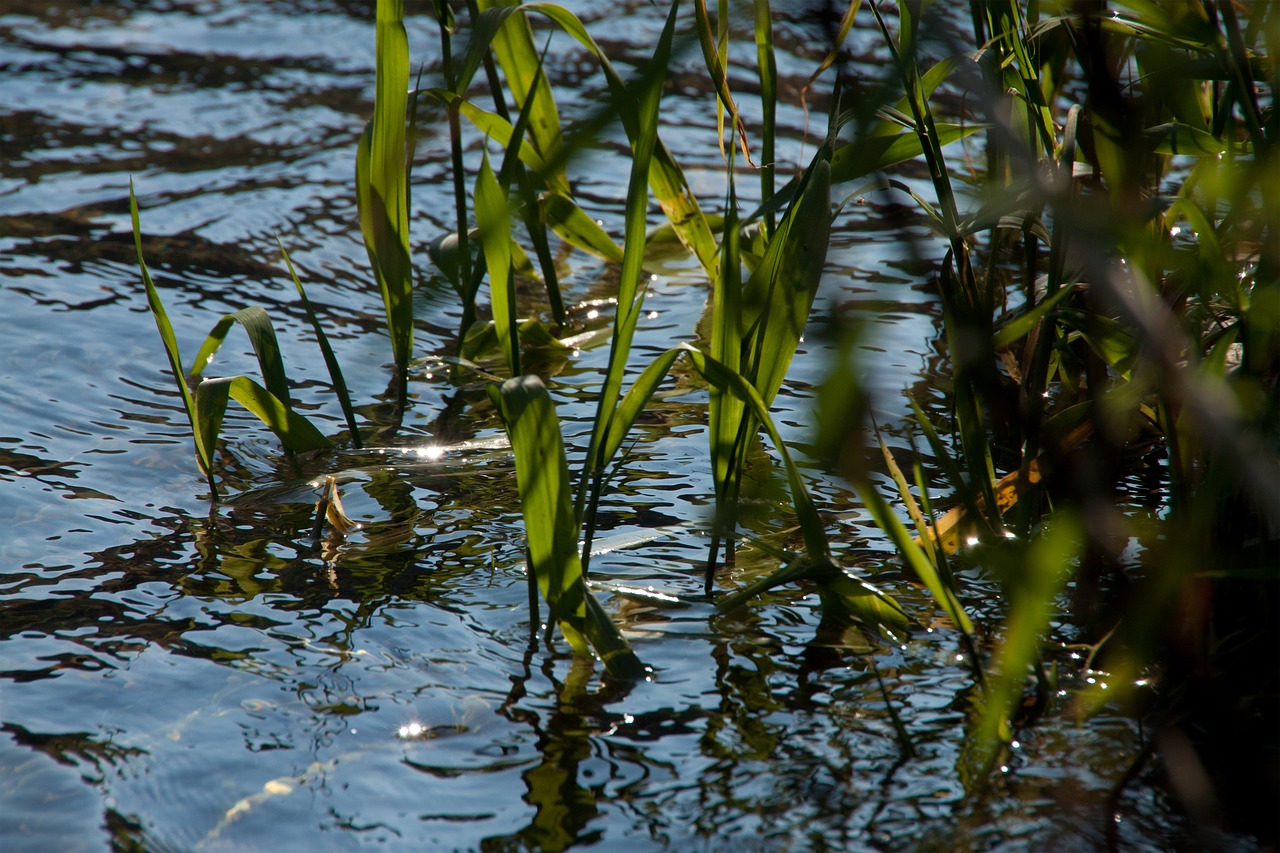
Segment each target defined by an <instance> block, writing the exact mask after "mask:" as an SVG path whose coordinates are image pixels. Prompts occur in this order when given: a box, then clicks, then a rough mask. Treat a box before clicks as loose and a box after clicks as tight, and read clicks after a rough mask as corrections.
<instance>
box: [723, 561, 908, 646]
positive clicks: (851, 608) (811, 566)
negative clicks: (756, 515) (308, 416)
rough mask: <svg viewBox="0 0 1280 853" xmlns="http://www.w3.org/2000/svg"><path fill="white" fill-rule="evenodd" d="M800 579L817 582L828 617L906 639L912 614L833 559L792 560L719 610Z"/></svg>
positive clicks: (727, 598)
mask: <svg viewBox="0 0 1280 853" xmlns="http://www.w3.org/2000/svg"><path fill="white" fill-rule="evenodd" d="M800 581H812V582H814V583H816V584H817V586H818V596H819V597H820V598H821V600H822V612H823V615H824V616H825V617H828V618H832V619H836V620H839V621H842V622H843V621H844V620H847V619H849V618H853V619H855V620H857V621H858V622H861V623H862V624H863V625H865V626H867V627H868V628H870V629H872V630H874V631H877V632H882V633H886V634H888V635H889V636H891V637H893V638H895V639H902V638H905V637H906V635H907V634H908V633H909V631H910V629H911V625H912V622H911V617H909V616H908V615H907V614H906V611H904V610H903V609H902V606H901V605H900V604H898V602H897V601H895V600H894V599H893V597H892V596H890V595H889V594H888V593H886V592H884V591H883V590H881V589H879V588H877V587H876V586H875V585H873V584H870V583H867V582H866V581H864V580H862V579H861V578H859V577H856V576H854V575H852V574H850V573H849V572H848V571H847V570H846V569H844V568H843V567H841V566H838V565H836V564H835V563H833V562H831V561H824V562H818V563H814V562H811V561H809V560H806V559H796V560H791V561H789V562H788V563H787V564H786V565H784V566H783V567H782V568H780V569H778V570H777V571H775V572H772V573H771V574H769V575H768V576H766V577H763V578H761V579H759V580H757V581H755V582H754V583H751V584H749V585H748V586H745V587H743V588H742V589H739V590H735V591H734V592H732V593H730V594H729V595H726V596H725V597H724V598H722V599H720V600H719V601H717V602H716V612H718V613H730V612H732V611H734V610H737V609H738V608H740V607H745V606H746V604H747V602H749V601H751V599H753V598H755V597H757V596H759V595H763V594H764V593H766V592H768V591H769V590H771V589H775V588H777V587H779V586H783V585H785V584H789V583H797V582H800Z"/></svg>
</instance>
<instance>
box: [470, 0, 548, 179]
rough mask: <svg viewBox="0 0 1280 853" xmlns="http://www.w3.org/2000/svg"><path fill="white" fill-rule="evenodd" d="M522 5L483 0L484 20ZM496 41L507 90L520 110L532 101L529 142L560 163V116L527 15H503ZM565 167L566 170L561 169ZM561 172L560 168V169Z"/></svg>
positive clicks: (546, 158) (481, 12)
mask: <svg viewBox="0 0 1280 853" xmlns="http://www.w3.org/2000/svg"><path fill="white" fill-rule="evenodd" d="M518 5H519V4H518V3H515V2H508V0H479V2H478V3H477V6H478V8H479V9H480V15H479V16H478V17H477V26H480V18H483V17H485V16H486V15H490V17H497V16H494V15H491V12H493V11H501V10H504V9H515V8H516V7H517V6H518ZM501 17H502V18H503V20H502V22H501V23H500V24H499V26H498V27H497V28H496V31H495V32H494V35H493V39H492V43H491V44H492V50H493V55H494V56H495V57H496V58H497V60H498V64H499V65H500V66H502V71H503V73H504V74H505V75H506V78H507V88H508V89H509V90H510V91H511V95H512V97H513V98H515V102H516V107H517V109H521V110H523V109H524V108H525V105H526V103H528V102H529V101H532V104H531V105H530V110H529V143H530V144H531V145H532V146H533V147H534V149H535V150H537V152H538V153H539V154H541V155H542V158H543V159H544V160H546V161H548V162H553V163H554V162H558V161H559V160H560V148H561V140H560V114H559V112H558V111H557V110H556V102H555V98H554V97H553V96H552V94H551V86H550V85H549V84H548V83H547V81H546V78H545V77H543V76H542V75H541V73H540V67H541V59H540V57H539V55H538V51H537V49H536V48H535V47H534V45H533V32H532V30H531V29H530V28H529V21H528V19H527V18H526V17H525V16H524V15H514V14H510V13H509V12H508V13H506V14H504V15H502V16H501ZM561 168H562V167H561ZM557 171H559V169H557Z"/></svg>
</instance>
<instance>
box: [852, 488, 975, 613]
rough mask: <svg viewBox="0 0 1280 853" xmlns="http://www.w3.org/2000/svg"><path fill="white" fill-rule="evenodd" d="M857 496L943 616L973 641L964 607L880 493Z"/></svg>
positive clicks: (861, 492) (864, 490)
mask: <svg viewBox="0 0 1280 853" xmlns="http://www.w3.org/2000/svg"><path fill="white" fill-rule="evenodd" d="M858 496H859V497H860V498H862V503H863V505H864V506H865V507H866V508H867V511H868V512H869V513H871V517H872V518H873V519H874V520H875V523H876V526H877V527H879V528H880V529H881V530H883V531H884V532H885V533H886V534H887V535H888V536H889V539H890V540H891V541H892V542H893V544H894V546H895V547H896V548H897V549H898V552H899V553H900V554H902V557H903V559H904V560H906V562H907V565H908V566H910V567H911V570H912V571H914V572H915V574H916V577H918V578H920V581H921V582H922V583H923V584H924V585H925V587H926V588H927V589H928V590H929V594H930V595H932V596H933V600H934V601H936V602H937V603H938V606H939V607H941V608H942V610H943V612H944V613H946V614H947V615H948V616H949V617H951V621H952V622H953V623H954V624H955V626H956V627H957V628H958V629H960V631H961V632H962V633H964V634H965V636H968V637H972V636H973V622H972V620H970V619H969V614H968V613H966V612H965V610H964V605H963V604H961V603H960V599H958V598H956V595H955V593H954V592H952V590H951V588H950V587H949V586H948V585H947V584H946V583H944V582H943V579H942V577H941V576H940V575H939V574H938V572H937V569H936V568H935V566H934V564H933V563H932V562H931V561H930V560H929V557H928V555H927V554H926V553H925V552H924V549H923V548H921V547H920V546H919V545H917V544H916V541H915V539H913V538H912V536H911V533H910V532H908V530H907V528H906V525H904V524H903V523H902V521H901V520H900V519H899V518H898V516H897V515H896V514H894V512H893V510H892V509H890V508H889V505H888V504H887V503H885V500H884V498H882V497H880V493H879V492H877V491H876V490H875V487H874V486H871V485H869V484H867V485H863V486H860V487H859V488H858Z"/></svg>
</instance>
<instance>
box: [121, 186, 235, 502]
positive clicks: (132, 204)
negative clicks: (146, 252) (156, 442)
mask: <svg viewBox="0 0 1280 853" xmlns="http://www.w3.org/2000/svg"><path fill="white" fill-rule="evenodd" d="M129 216H130V218H131V220H132V222H133V246H134V249H135V250H136V251H137V253H138V270H139V272H141V274H142V284H143V286H144V287H145V288H146V291H147V307H149V308H150V309H151V316H152V318H153V319H154V320H155V322H156V330H157V331H158V332H159V333H160V341H161V343H162V344H164V353H165V356H166V357H167V358H168V359H169V370H170V372H171V373H172V374H173V381H174V384H176V385H177V387H178V393H179V394H181V395H182V408H183V410H184V411H185V412H186V413H187V422H188V423H189V424H190V426H191V436H192V438H193V440H194V441H195V446H196V462H197V464H198V465H199V466H200V471H201V473H203V474H204V475H205V479H206V480H207V481H208V483H209V495H210V499H211V500H213V501H217V500H218V487H217V484H216V483H215V482H214V479H213V451H214V447H215V443H214V442H208V441H206V440H205V435H204V433H203V432H202V431H201V429H200V415H199V412H198V411H197V409H196V403H195V399H194V396H193V395H192V393H191V389H190V388H189V387H188V386H187V380H186V374H184V373H183V372H182V356H181V354H180V353H179V352H178V340H177V338H176V337H175V336H174V334H173V326H172V325H171V324H170V323H169V315H168V313H166V312H165V310H164V303H163V302H162V301H161V300H160V292H159V291H158V290H157V289H156V285H155V282H153V281H152V280H151V273H150V272H148V271H147V262H146V261H145V260H144V259H143V257H142V228H141V226H140V225H139V224H138V199H137V196H135V195H134V192H133V179H132V178H130V179H129ZM215 432H216V431H215Z"/></svg>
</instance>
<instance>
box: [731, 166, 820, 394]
mask: <svg viewBox="0 0 1280 853" xmlns="http://www.w3.org/2000/svg"><path fill="white" fill-rule="evenodd" d="M830 232H831V167H830V163H829V162H828V161H827V159H826V158H825V156H824V152H821V151H820V152H819V154H818V156H817V157H816V158H815V161H814V162H813V163H812V164H811V165H810V167H809V170H808V172H807V173H806V176H805V178H804V180H802V181H801V186H800V190H799V193H798V195H797V196H796V198H795V200H794V202H793V203H792V205H791V208H790V209H789V210H788V211H787V215H786V217H785V218H784V219H783V221H782V223H781V224H780V225H779V226H778V231H777V233H776V234H775V235H774V239H773V240H771V241H770V242H769V247H768V248H767V249H766V250H765V255H764V258H763V259H762V260H761V263H760V266H758V267H756V270H755V272H754V273H752V275H751V278H750V279H748V281H747V283H746V285H745V287H744V294H743V307H744V317H743V322H744V324H745V325H746V326H747V330H748V331H747V335H746V339H745V341H744V345H745V347H746V351H747V353H748V355H747V356H746V362H745V368H746V369H745V371H744V372H745V374H746V375H747V376H748V377H749V378H750V379H751V381H752V384H753V385H755V387H756V390H758V391H759V392H760V396H761V397H762V398H763V399H764V401H765V402H766V403H771V402H772V401H773V398H774V396H775V395H776V394H777V393H778V389H779V388H781V387H782V380H783V379H784V378H785V377H786V373H787V368H788V367H790V365H791V359H792V357H794V355H795V351H796V347H797V346H798V345H799V343H800V337H801V336H802V335H803V334H804V327H805V324H806V323H807V322H808V320H809V309H810V308H811V307H812V305H813V299H814V296H815V295H816V294H817V290H818V283H819V281H820V280H821V277H822V267H823V264H824V263H825V262H826V257H827V245H828V243H829V242H830V241H829V234H830Z"/></svg>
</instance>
